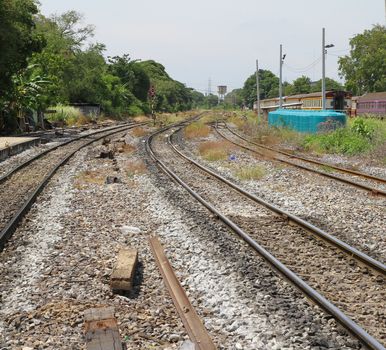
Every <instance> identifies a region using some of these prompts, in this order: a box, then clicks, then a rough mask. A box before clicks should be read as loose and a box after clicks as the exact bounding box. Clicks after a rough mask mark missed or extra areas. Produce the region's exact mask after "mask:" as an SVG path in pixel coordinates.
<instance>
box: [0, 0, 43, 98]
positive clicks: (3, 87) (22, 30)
mask: <svg viewBox="0 0 386 350" xmlns="http://www.w3.org/2000/svg"><path fill="white" fill-rule="evenodd" d="M37 12H38V9H37V6H36V3H35V1H34V0H0V52H1V54H0V103H1V99H3V101H4V98H5V95H6V94H7V92H8V91H9V89H11V88H12V76H13V74H15V73H17V72H19V71H20V70H21V69H23V68H26V67H27V65H28V58H29V57H30V56H31V54H32V53H33V52H38V51H40V50H41V49H42V47H43V46H44V40H43V39H42V37H41V36H40V35H38V34H37V33H36V32H35V31H34V28H35V22H34V16H35V15H36V14H37Z"/></svg>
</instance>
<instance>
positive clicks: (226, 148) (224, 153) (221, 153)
mask: <svg viewBox="0 0 386 350" xmlns="http://www.w3.org/2000/svg"><path fill="white" fill-rule="evenodd" d="M232 148H233V147H232V146H231V144H230V143H229V142H227V141H207V142H203V143H201V144H200V146H199V147H198V150H199V152H200V154H201V156H202V158H204V159H206V160H208V161H211V162H213V161H216V160H224V159H226V158H227V157H228V154H229V153H230V151H231V150H232Z"/></svg>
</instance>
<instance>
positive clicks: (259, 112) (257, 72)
mask: <svg viewBox="0 0 386 350" xmlns="http://www.w3.org/2000/svg"><path fill="white" fill-rule="evenodd" d="M256 96H257V106H256V110H257V120H259V118H261V110H260V84H259V60H256Z"/></svg>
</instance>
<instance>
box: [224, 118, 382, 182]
mask: <svg viewBox="0 0 386 350" xmlns="http://www.w3.org/2000/svg"><path fill="white" fill-rule="evenodd" d="M224 124H225V127H226V128H227V129H228V130H229V131H230V132H231V133H232V134H234V135H235V136H237V137H239V138H240V139H242V140H244V141H246V142H249V143H251V144H252V145H255V146H258V147H261V148H264V149H267V150H269V151H273V152H277V153H280V154H283V155H285V156H287V157H289V158H295V159H300V160H302V161H305V162H309V163H313V164H317V165H320V166H327V167H329V168H332V169H335V170H338V171H342V172H344V173H349V174H353V175H357V176H361V177H365V178H367V179H370V180H374V181H379V182H382V183H386V179H384V178H382V177H378V176H374V175H370V174H366V173H361V172H360V171H355V170H351V169H347V168H342V167H339V166H337V165H333V164H328V163H323V162H320V161H317V160H314V159H311V158H306V157H302V156H299V155H297V154H292V153H288V152H285V151H282V150H280V149H277V148H273V147H268V146H266V145H263V144H261V143H257V142H254V141H252V140H249V139H247V138H246V137H244V136H242V135H240V134H239V133H237V132H236V131H234V130H232V129H231V128H230V127H229V125H228V124H227V123H225V122H224Z"/></svg>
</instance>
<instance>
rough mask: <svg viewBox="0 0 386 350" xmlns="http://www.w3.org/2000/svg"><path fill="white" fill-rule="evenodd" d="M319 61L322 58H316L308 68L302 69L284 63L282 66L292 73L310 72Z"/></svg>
mask: <svg viewBox="0 0 386 350" xmlns="http://www.w3.org/2000/svg"><path fill="white" fill-rule="evenodd" d="M321 60H322V56H320V57H318V58H317V59H316V60H315V61H314V62H312V63H310V64H309V65H308V66H306V67H303V68H295V67H291V66H289V65H288V64H286V63H284V65H285V67H286V68H288V69H289V70H290V71H292V72H294V73H304V72H307V71H309V70H311V69H312V68H314V67H315V66H316V65H317V64H318V63H319V62H320V61H321Z"/></svg>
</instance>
